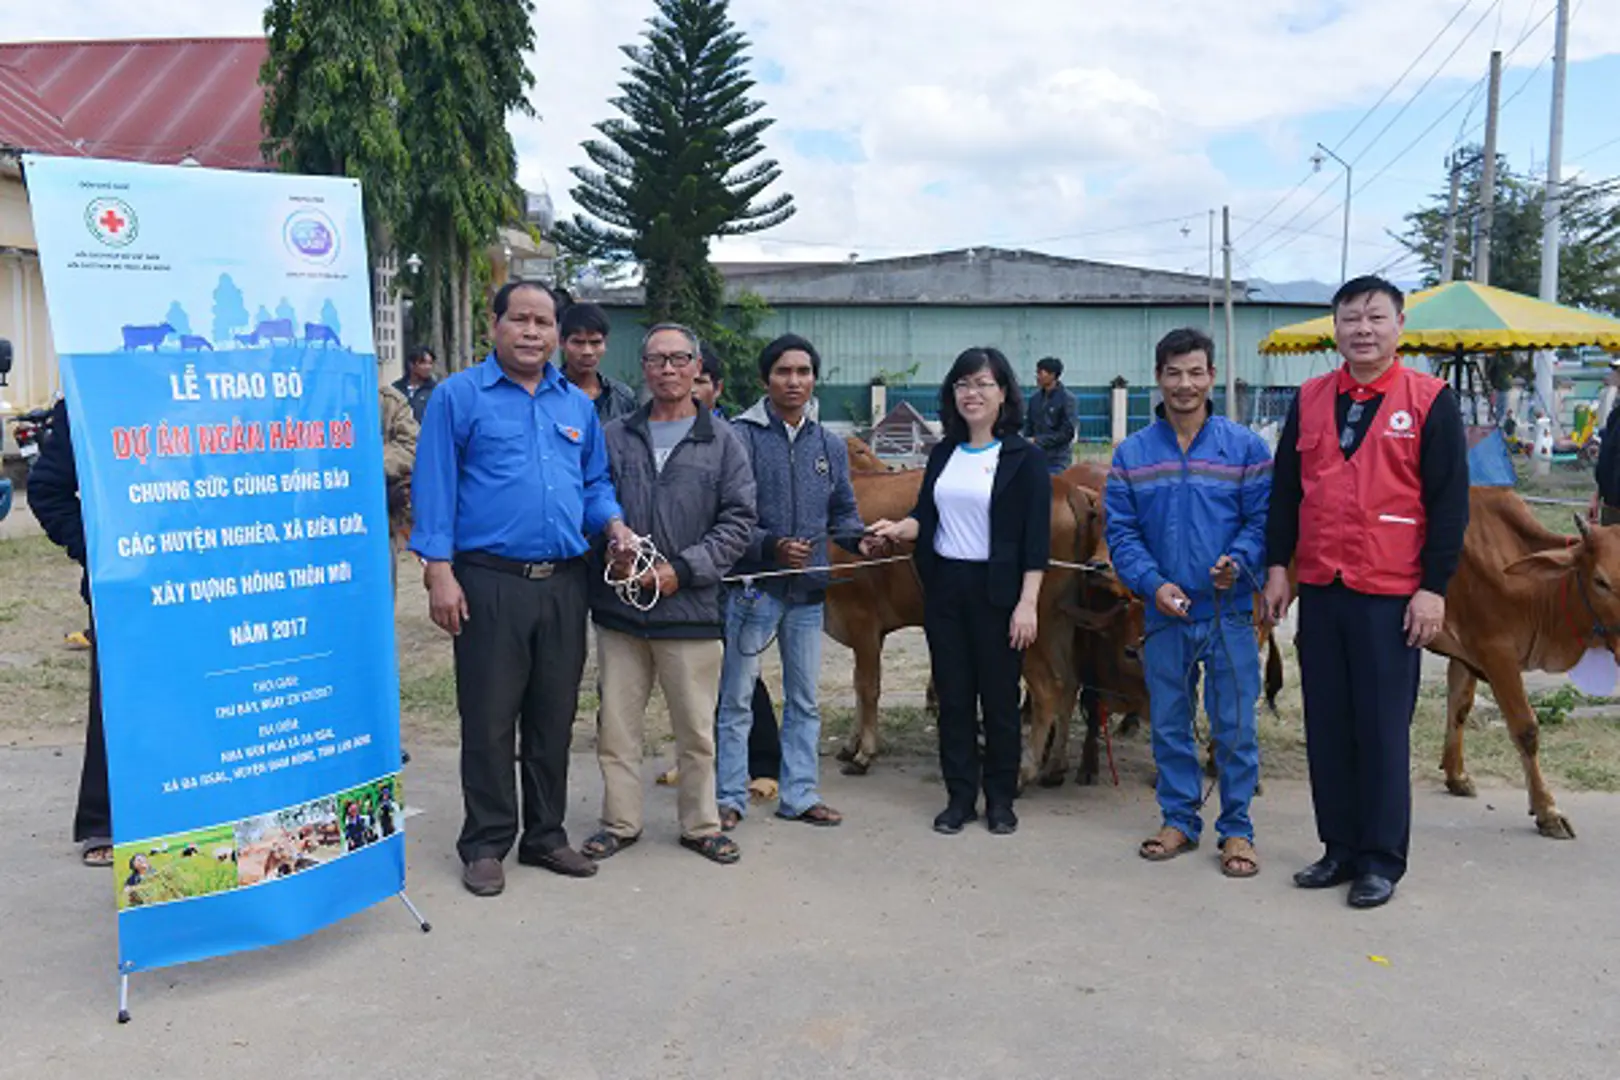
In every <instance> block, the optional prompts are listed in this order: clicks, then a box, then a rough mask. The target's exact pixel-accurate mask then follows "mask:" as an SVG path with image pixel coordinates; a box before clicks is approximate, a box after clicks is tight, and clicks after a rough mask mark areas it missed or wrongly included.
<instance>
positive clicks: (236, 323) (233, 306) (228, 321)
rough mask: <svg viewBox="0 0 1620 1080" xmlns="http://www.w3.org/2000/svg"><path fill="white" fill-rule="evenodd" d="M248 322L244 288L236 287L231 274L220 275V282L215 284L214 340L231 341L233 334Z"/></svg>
mask: <svg viewBox="0 0 1620 1080" xmlns="http://www.w3.org/2000/svg"><path fill="white" fill-rule="evenodd" d="M247 324H248V310H247V304H246V303H244V302H243V300H242V290H241V289H238V288H237V287H236V282H234V281H232V280H231V275H229V274H221V275H219V284H218V285H216V286H214V340H215V341H230V340H231V335H232V334H234V333H236V331H238V330H241V329H243V328H244V327H246V326H247Z"/></svg>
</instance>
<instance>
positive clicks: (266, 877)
mask: <svg viewBox="0 0 1620 1080" xmlns="http://www.w3.org/2000/svg"><path fill="white" fill-rule="evenodd" d="M24 170H25V177H26V180H27V184H28V195H29V201H30V203H31V204H32V207H33V216H34V231H35V234H36V235H37V237H38V241H39V253H40V263H41V268H42V270H43V273H44V278H45V291H46V298H47V301H48V303H49V307H50V317H51V331H52V334H53V335H54V338H55V343H56V350H57V353H58V355H59V356H60V358H61V364H62V376H63V385H64V387H65V392H66V397H67V406H68V414H69V419H70V422H71V426H72V431H73V454H74V458H75V461H76V462H77V465H78V471H79V485H80V491H81V499H82V503H83V506H84V516H85V532H86V540H87V545H88V560H87V562H88V567H89V571H90V590H91V596H92V608H93V611H94V625H95V632H96V646H97V655H98V659H99V664H100V671H101V686H102V700H103V712H104V717H105V726H106V733H107V760H108V772H109V776H110V780H111V784H112V810H113V831H114V851H115V874H116V886H115V888H116V903H117V910H118V941H119V962H120V967H121V969H122V970H124V971H126V972H128V971H138V970H141V969H144V968H151V967H157V966H161V965H165V964H174V963H180V962H182V961H187V960H197V959H201V958H204V957H208V956H216V955H219V954H222V953H228V952H233V951H236V950H239V949H247V948H256V947H258V946H262V945H271V944H275V943H276V942H280V941H285V940H287V939H289V938H293V937H297V936H299V935H303V934H308V933H310V932H312V931H314V930H317V929H319V928H320V927H322V926H324V925H326V924H327V923H330V922H332V921H334V920H336V919H339V918H342V917H344V916H347V915H350V914H353V913H354V912H356V911H359V910H361V909H362V908H365V907H368V906H369V905H371V904H374V903H376V902H377V901H378V900H380V899H383V898H385V897H388V896H391V895H393V894H394V893H397V892H399V891H400V890H401V889H402V888H403V887H404V881H405V848H404V833H403V825H404V792H403V790H402V789H401V786H400V780H399V776H398V770H399V693H398V672H397V669H396V667H395V659H394V625H393V603H392V598H391V587H390V578H389V569H390V568H389V558H390V553H389V545H388V535H387V533H388V517H387V507H386V498H385V493H384V481H383V471H382V448H381V440H380V437H379V430H380V419H379V416H378V400H377V363H376V358H375V356H374V355H373V351H372V349H373V346H372V329H371V304H370V278H369V275H370V270H369V266H368V262H367V258H366V244H365V229H364V223H363V219H362V216H361V209H360V187H359V184H358V183H357V182H355V181H352V180H346V179H339V178H328V177H307V176H283V175H271V174H260V173H235V172H225V171H217V170H211V169H201V168H187V167H179V166H154V165H137V164H130V163H124V162H110V161H96V160H85V159H69V158H47V157H37V156H28V157H26V158H25V159H24Z"/></svg>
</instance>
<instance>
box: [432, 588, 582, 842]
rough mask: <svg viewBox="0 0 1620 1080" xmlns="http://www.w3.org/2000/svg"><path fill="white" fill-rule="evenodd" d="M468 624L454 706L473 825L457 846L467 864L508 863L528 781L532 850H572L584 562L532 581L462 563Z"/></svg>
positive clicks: (527, 828) (526, 821) (527, 831)
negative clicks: (568, 818) (566, 824)
mask: <svg viewBox="0 0 1620 1080" xmlns="http://www.w3.org/2000/svg"><path fill="white" fill-rule="evenodd" d="M455 572H456V580H457V581H459V582H460V583H461V588H462V591H463V592H464V593H465V594H466V596H467V610H468V612H469V616H470V617H469V618H468V620H467V621H466V622H464V623H463V624H462V627H461V633H460V635H459V636H457V638H456V640H455V652H456V708H457V709H458V710H459V711H460V713H461V797H462V801H463V803H464V804H465V807H466V821H465V823H464V824H463V825H462V828H461V839H460V840H459V841H458V842H457V844H456V850H457V851H458V852H459V853H460V855H461V858H462V861H463V862H472V861H473V860H474V859H483V858H493V859H501V858H505V857H506V853H507V852H508V851H510V850H511V849H512V843H513V841H514V840H516V839H517V833H518V791H517V782H516V778H515V776H514V774H513V768H512V743H513V738H514V736H516V737H517V747H518V749H517V757H518V767H517V772H518V773H519V774H521V775H522V778H523V807H522V809H523V840H522V849H523V851H525V852H528V853H532V854H536V855H542V854H545V853H547V852H550V851H555V850H556V849H557V848H560V847H563V846H565V845H567V843H568V834H567V833H566V832H564V831H563V811H564V807H565V806H566V804H567V801H568V751H569V743H570V742H571V741H572V738H573V729H574V712H575V709H576V707H577V705H578V699H579V680H580V675H581V674H582V672H583V671H584V668H585V617H586V610H587V609H586V592H585V587H586V577H585V573H586V571H585V563H584V560H581V559H575V560H573V561H572V562H569V563H564V564H562V565H561V566H560V567H559V568H558V570H557V571H556V572H555V573H554V574H553V575H552V576H551V577H549V578H546V579H545V580H541V581H531V580H529V579H527V578H522V577H518V576H517V575H515V574H507V573H503V572H502V571H499V570H492V569H489V568H487V567H482V566H470V565H468V564H466V563H465V562H459V561H458V562H457V563H456V564H455Z"/></svg>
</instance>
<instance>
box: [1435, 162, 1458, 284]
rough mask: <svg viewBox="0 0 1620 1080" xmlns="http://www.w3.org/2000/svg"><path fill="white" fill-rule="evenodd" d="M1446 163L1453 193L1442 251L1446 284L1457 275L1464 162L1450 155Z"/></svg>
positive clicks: (1442, 266) (1442, 277)
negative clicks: (1460, 195)
mask: <svg viewBox="0 0 1620 1080" xmlns="http://www.w3.org/2000/svg"><path fill="white" fill-rule="evenodd" d="M1446 164H1447V165H1449V166H1450V169H1451V195H1450V196H1449V197H1448V198H1447V199H1446V246H1445V247H1444V248H1442V249H1441V251H1440V284H1442V285H1444V284H1445V283H1446V282H1448V281H1451V280H1452V279H1453V278H1454V277H1455V276H1456V274H1455V270H1456V265H1457V197H1458V194H1459V193H1458V190H1457V189H1458V188H1460V187H1461V186H1462V162H1461V161H1458V160H1457V158H1456V157H1455V156H1452V157H1449V158H1447V160H1446Z"/></svg>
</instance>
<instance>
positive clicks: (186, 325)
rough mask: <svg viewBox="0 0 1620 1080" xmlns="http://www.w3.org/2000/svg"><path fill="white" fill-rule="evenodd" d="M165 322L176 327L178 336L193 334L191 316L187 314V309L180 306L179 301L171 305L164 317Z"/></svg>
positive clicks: (175, 330)
mask: <svg viewBox="0 0 1620 1080" xmlns="http://www.w3.org/2000/svg"><path fill="white" fill-rule="evenodd" d="M163 321H164V322H166V323H168V324H169V325H170V326H172V327H174V332H175V333H176V334H189V333H191V316H189V315H187V314H186V309H185V308H183V307H181V306H180V301H178V300H176V301H174V302H173V303H171V304H170V305H169V310H168V313H167V314H165V315H164V316H163Z"/></svg>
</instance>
